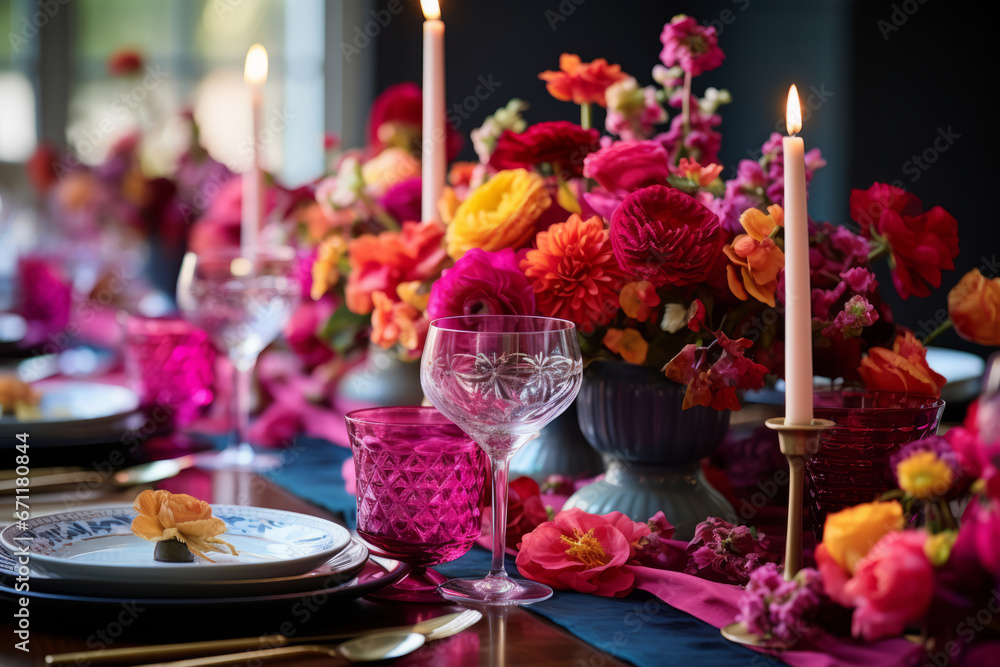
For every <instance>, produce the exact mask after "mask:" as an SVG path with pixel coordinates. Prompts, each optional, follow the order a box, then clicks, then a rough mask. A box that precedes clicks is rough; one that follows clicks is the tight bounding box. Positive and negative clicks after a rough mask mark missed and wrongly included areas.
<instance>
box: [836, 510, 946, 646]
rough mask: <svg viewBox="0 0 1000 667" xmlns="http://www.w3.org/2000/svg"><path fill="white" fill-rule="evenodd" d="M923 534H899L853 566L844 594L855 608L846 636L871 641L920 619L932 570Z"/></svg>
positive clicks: (928, 597)
mask: <svg viewBox="0 0 1000 667" xmlns="http://www.w3.org/2000/svg"><path fill="white" fill-rule="evenodd" d="M926 541H927V534H926V533H925V532H923V531H917V530H900V531H895V532H892V533H889V534H887V535H885V536H884V537H883V538H882V539H880V540H879V541H878V542H877V543H876V544H875V546H874V547H872V549H871V551H869V552H868V555H867V556H865V557H864V558H862V559H861V560H859V561H858V563H857V565H856V566H855V568H854V576H853V577H852V578H851V579H850V580H849V581H848V582H847V583H846V584H845V585H844V592H845V593H846V594H847V596H848V597H850V598H853V599H854V603H855V605H856V607H855V610H854V618H853V621H852V623H851V633H852V634H853V635H854V636H855V637H863V638H864V639H865V640H866V641H874V640H876V639H881V638H883V637H894V636H896V635H899V634H901V633H902V632H903V630H905V629H906V626H907V625H909V624H912V623H919V622H920V621H922V620H924V616H925V615H926V614H927V608H928V606H930V603H931V597H932V596H933V593H934V566H933V565H931V562H930V560H928V559H927V556H926V555H925V554H924V543H925V542H926Z"/></svg>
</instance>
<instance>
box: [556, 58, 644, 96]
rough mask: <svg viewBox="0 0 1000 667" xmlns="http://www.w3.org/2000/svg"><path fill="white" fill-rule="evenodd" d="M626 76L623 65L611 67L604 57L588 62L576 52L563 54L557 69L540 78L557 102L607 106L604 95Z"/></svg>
mask: <svg viewBox="0 0 1000 667" xmlns="http://www.w3.org/2000/svg"><path fill="white" fill-rule="evenodd" d="M626 76H628V75H627V74H625V73H624V72H622V67H621V65H609V64H608V61H607V60H605V59H604V58H598V59H597V60H594V61H592V62H589V63H585V62H583V61H581V60H580V56H578V55H576V54H574V53H564V54H562V55H561V56H559V69H558V70H546V71H544V72H542V73H541V74H539V75H538V78H539V79H541V80H542V81H544V82H545V88H546V89H547V90H548V91H549V94H550V95H552V97H554V98H556V99H557V100H562V101H563V102H569V101H573V102H575V103H577V104H587V103H590V102H595V103H597V104H600V105H601V106H602V107H606V106H607V101H606V100H605V97H604V92H605V91H606V90H607V89H608V86H610V85H611V84H613V83H615V82H617V81H621V80H622V79H624V78H625V77H626Z"/></svg>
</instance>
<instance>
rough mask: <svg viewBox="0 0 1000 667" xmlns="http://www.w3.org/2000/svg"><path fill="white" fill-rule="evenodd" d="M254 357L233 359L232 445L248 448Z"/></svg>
mask: <svg viewBox="0 0 1000 667" xmlns="http://www.w3.org/2000/svg"><path fill="white" fill-rule="evenodd" d="M256 361H257V360H256V359H234V360H233V390H234V391H233V393H234V401H233V410H234V414H233V424H234V425H235V428H234V429H233V436H232V438H233V442H232V443H231V444H232V446H233V447H237V448H239V449H249V448H250V438H249V430H250V404H251V401H252V398H253V369H254V366H255V365H256Z"/></svg>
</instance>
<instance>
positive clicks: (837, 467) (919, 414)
mask: <svg viewBox="0 0 1000 667" xmlns="http://www.w3.org/2000/svg"><path fill="white" fill-rule="evenodd" d="M943 412H944V401H943V400H941V399H940V398H934V397H933V396H917V395H914V394H902V393H896V392H885V391H865V390H863V389H840V390H835V391H823V392H817V393H816V394H814V396H813V415H814V417H815V418H817V419H829V420H830V421H832V422H833V423H834V426H832V427H831V428H829V429H827V430H826V431H824V432H823V433H822V435H821V436H820V447H819V451H817V452H815V453H814V454H813V455H812V456H810V457H809V458H807V459H806V473H807V477H808V482H809V484H808V486H809V496H810V502H811V508H810V509H811V513H812V519H813V529H814V532H815V534H816V535H817V537H819V536H820V535H821V531H822V529H823V522H824V521H825V520H826V515H827V514H829V513H831V512H837V511H840V510H842V509H844V508H846V507H850V506H852V505H857V504H859V503H866V502H871V501H873V500H875V499H876V498H878V497H879V496H880V495H881V494H883V493H885V492H886V491H888V490H890V489H892V488H894V487H895V482H894V481H893V475H892V470H891V469H890V466H889V457H891V456H892V455H893V454H894V453H895V452H896V451H898V450H899V448H900V447H902V446H903V445H905V444H906V443H908V442H913V441H914V440H920V439H921V438H926V437H928V436H932V435H934V434H935V433H936V432H937V427H938V424H939V423H940V421H941V414H942V413H943Z"/></svg>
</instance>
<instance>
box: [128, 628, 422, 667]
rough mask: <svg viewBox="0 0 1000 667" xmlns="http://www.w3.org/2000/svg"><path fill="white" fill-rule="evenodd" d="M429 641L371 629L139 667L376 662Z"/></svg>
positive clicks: (400, 654)
mask: <svg viewBox="0 0 1000 667" xmlns="http://www.w3.org/2000/svg"><path fill="white" fill-rule="evenodd" d="M425 641H427V639H426V637H424V636H423V635H422V634H420V633H419V632H409V633H407V632H372V633H370V634H367V635H362V636H361V637H358V638H357V639H351V640H349V641H346V642H344V643H343V644H338V645H336V646H318V645H314V644H313V645H305V646H282V647H281V648H267V649H263V650H260V651H244V652H243V653H226V654H225V655H213V656H211V657H208V658H192V659H190V660H178V661H176V662H157V663H150V664H148V665H139V667H211V666H213V665H230V664H232V663H234V662H249V661H253V660H266V659H268V658H277V657H288V656H293V655H315V654H320V655H326V656H329V657H331V658H344V659H346V660H347V661H348V662H376V661H378V660H389V659H390V658H399V657H401V656H404V655H406V654H407V653H412V652H413V651H416V650H417V649H418V648H420V647H421V646H423V645H424V642H425Z"/></svg>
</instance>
